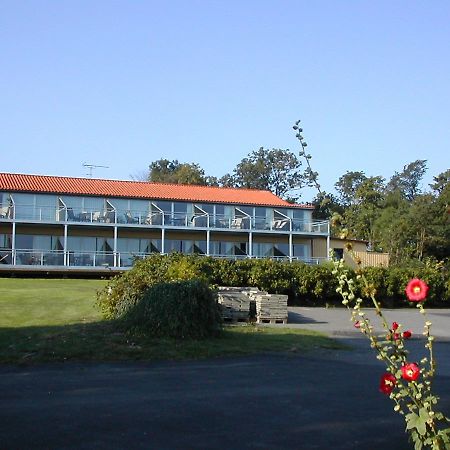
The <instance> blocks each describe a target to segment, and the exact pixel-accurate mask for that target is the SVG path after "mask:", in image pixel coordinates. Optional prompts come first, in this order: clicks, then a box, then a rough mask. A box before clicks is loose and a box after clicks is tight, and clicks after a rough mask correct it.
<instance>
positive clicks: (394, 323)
mask: <svg viewBox="0 0 450 450" xmlns="http://www.w3.org/2000/svg"><path fill="white" fill-rule="evenodd" d="M392 329H393V330H394V331H395V330H397V329H398V323H397V322H392Z"/></svg>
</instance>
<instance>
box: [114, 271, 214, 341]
mask: <svg viewBox="0 0 450 450" xmlns="http://www.w3.org/2000/svg"><path fill="white" fill-rule="evenodd" d="M123 323H124V324H125V326H126V327H127V328H128V329H132V330H134V331H138V332H142V333H144V334H146V335H150V336H155V337H171V338H179V339H186V338H192V339H202V338H206V337H210V336H214V335H216V334H217V333H218V332H219V331H220V326H221V316H220V310H219V305H218V304H217V299H216V296H215V295H214V293H213V292H212V291H211V290H210V289H209V287H208V285H207V284H206V283H204V282H202V281H199V280H189V281H174V282H170V283H160V284H157V285H155V286H153V287H152V288H150V289H148V290H147V291H146V293H145V294H144V296H143V297H142V299H141V300H140V301H139V302H137V303H136V304H135V305H134V306H133V307H132V308H130V309H129V311H128V312H127V313H126V314H125V315H124V317H123Z"/></svg>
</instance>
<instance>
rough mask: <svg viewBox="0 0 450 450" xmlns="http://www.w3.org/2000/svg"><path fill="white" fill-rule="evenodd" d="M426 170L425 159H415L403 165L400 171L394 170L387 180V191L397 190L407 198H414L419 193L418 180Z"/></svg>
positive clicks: (419, 180)
mask: <svg viewBox="0 0 450 450" xmlns="http://www.w3.org/2000/svg"><path fill="white" fill-rule="evenodd" d="M426 171H427V161H426V160H425V159H417V160H416V161H414V162H411V163H409V164H407V165H406V166H404V167H403V171H402V172H395V174H394V175H393V176H392V177H391V179H390V180H389V182H388V184H387V186H386V189H387V191H388V192H395V191H399V192H400V193H401V194H402V195H403V196H404V197H405V198H406V199H407V200H410V201H412V200H414V199H415V198H416V197H417V196H418V195H419V194H421V189H420V182H421V180H422V178H423V176H424V175H425V173H426Z"/></svg>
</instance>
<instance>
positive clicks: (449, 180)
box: [429, 169, 450, 195]
mask: <svg viewBox="0 0 450 450" xmlns="http://www.w3.org/2000/svg"><path fill="white" fill-rule="evenodd" d="M433 180H434V183H433V184H430V185H429V186H430V187H431V189H433V191H435V192H436V193H437V194H438V195H440V194H442V193H443V192H444V191H445V190H446V189H447V190H448V189H449V186H450V169H447V170H446V171H445V172H442V173H440V174H439V175H438V176H437V177H433Z"/></svg>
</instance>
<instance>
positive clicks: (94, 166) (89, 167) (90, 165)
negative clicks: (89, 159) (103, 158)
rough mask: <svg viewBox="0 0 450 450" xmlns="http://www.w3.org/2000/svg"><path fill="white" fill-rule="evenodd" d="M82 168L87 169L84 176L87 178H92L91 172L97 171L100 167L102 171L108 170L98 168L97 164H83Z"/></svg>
mask: <svg viewBox="0 0 450 450" xmlns="http://www.w3.org/2000/svg"><path fill="white" fill-rule="evenodd" d="M83 167H87V168H88V169H89V173H87V174H86V176H88V177H89V178H92V170H93V169H97V168H98V167H102V168H103V169H109V167H108V166H99V165H97V164H87V163H83Z"/></svg>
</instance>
